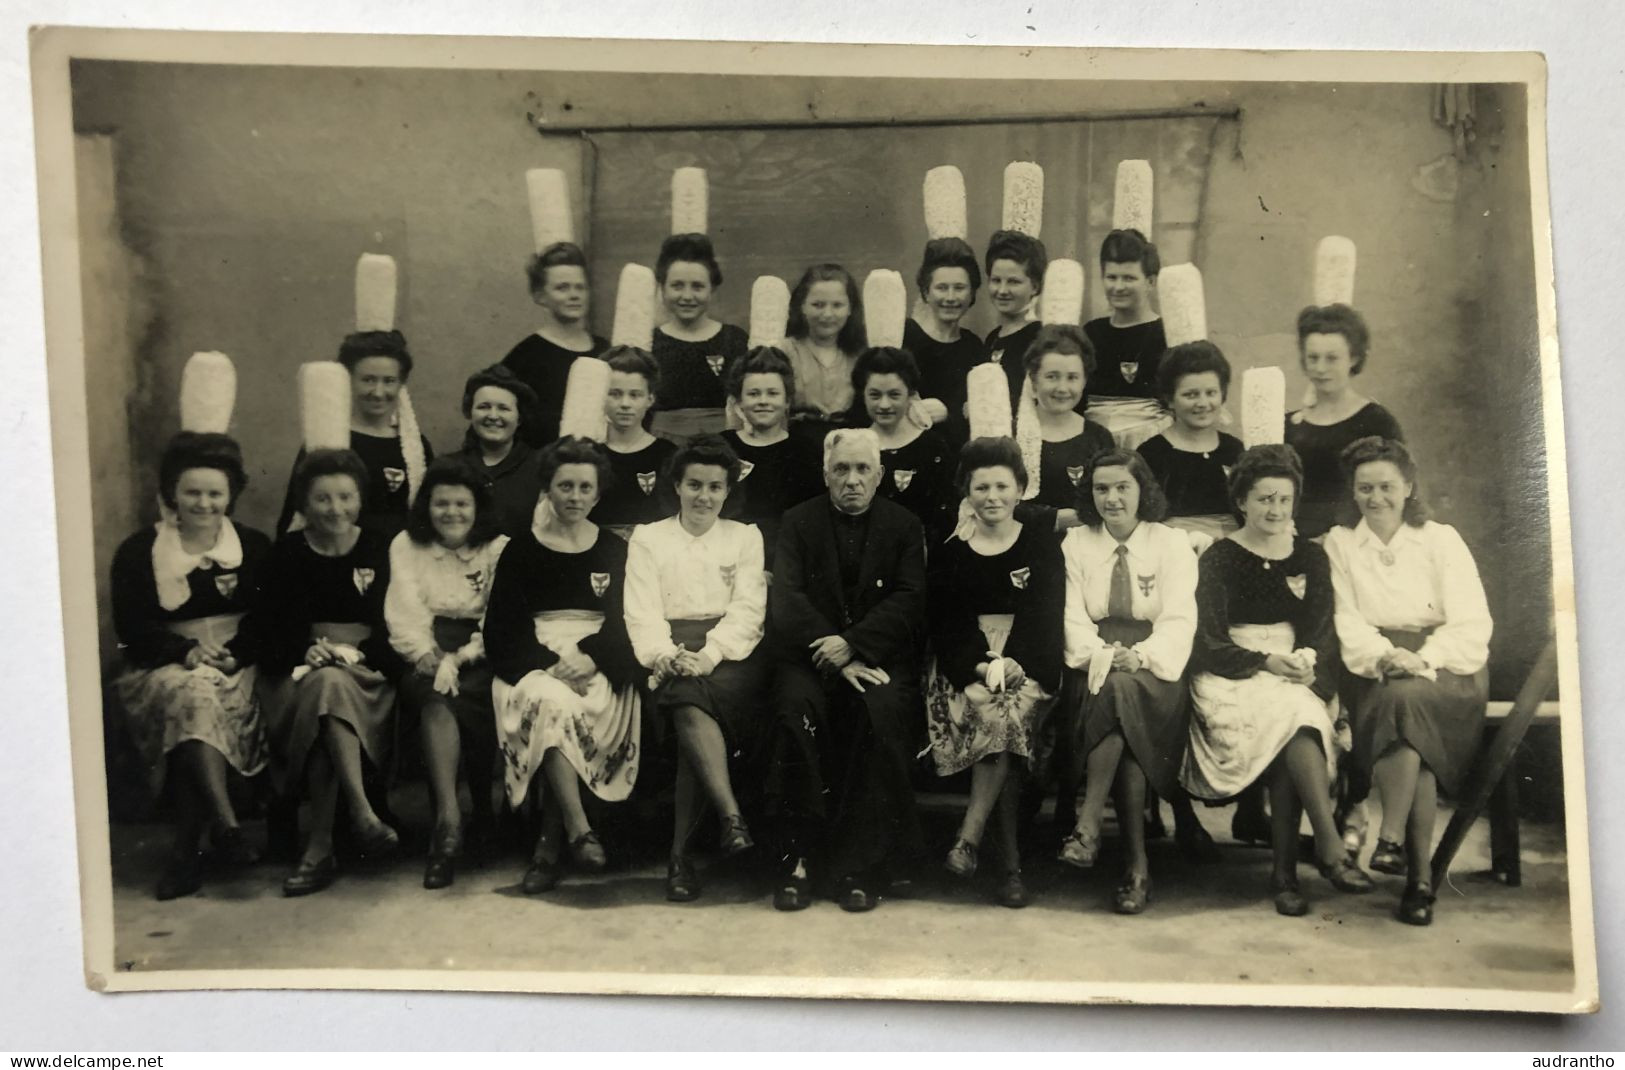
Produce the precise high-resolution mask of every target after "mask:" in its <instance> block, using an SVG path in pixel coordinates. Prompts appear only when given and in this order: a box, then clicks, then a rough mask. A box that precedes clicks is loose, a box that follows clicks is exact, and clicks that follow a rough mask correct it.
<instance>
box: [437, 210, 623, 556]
mask: <svg viewBox="0 0 1625 1070" xmlns="http://www.w3.org/2000/svg"><path fill="white" fill-rule="evenodd" d="M525 277H526V281H527V282H529V284H530V299H531V300H532V301H534V302H536V308H537V320H538V322H537V325H536V330H535V331H533V332H532V333H530V334H528V335H526V336H525V337H524V339H523V340H522V341H520V343H519V344H518V345H516V346H514V347H513V348H512V349H510V350H509V351H508V355H507V356H505V357H503V358H502V366H503V367H505V368H507V369H508V370H509V371H511V372H512V373H513V374H514V376H515V377H516V378H517V379H518V380H519V381H520V382H521V383H523V384H525V386H527V387H529V388H530V391H531V393H532V395H533V396H534V397H535V398H536V408H535V414H534V416H533V417H532V418H530V419H528V420H526V421H524V422H523V423H522V424H521V426H520V430H519V434H520V437H521V438H522V439H523V440H524V442H525V444H526V445H527V446H529V447H530V448H531V449H541V448H542V447H543V446H545V445H547V444H548V443H549V442H552V441H553V440H554V439H555V438H558V437H559V414H560V413H561V412H562V410H563V407H564V385H565V383H566V382H568V381H569V378H570V365H572V364H574V363H575V361H576V358H578V357H596V356H597V355H598V354H600V353H602V352H603V351H604V350H606V349H608V348H609V343H608V342H606V341H604V340H603V339H602V338H600V337H598V336H597V335H595V334H593V333H592V331H591V330H589V329H588V327H587V311H588V303H589V298H590V297H591V292H590V290H589V283H588V279H587V254H585V253H583V252H582V251H581V247H580V246H579V245H575V244H573V243H571V242H554V243H553V244H551V245H549V246H548V247H547V248H545V249H543V250H542V251H541V252H539V253H537V254H536V255H535V256H533V257H531V258H530V262H529V263H528V264H526V265H525ZM463 407H464V409H467V408H468V405H467V403H466V402H465V403H464V405H463ZM464 415H467V413H464ZM534 500H535V499H532V502H534ZM525 524H526V526H528V525H529V524H530V517H529V516H528V515H527V516H526V517H525ZM503 530H504V531H505V532H506V533H507V534H509V535H515V534H517V532H513V531H507V529H503ZM524 530H525V528H524V527H521V528H520V529H519V531H524Z"/></svg>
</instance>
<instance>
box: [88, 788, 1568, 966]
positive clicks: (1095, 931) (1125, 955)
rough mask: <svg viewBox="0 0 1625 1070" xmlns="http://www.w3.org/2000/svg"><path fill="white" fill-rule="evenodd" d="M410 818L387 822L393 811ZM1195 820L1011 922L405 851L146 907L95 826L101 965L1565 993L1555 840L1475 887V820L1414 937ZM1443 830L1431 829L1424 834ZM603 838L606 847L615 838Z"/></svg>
mask: <svg viewBox="0 0 1625 1070" xmlns="http://www.w3.org/2000/svg"><path fill="white" fill-rule="evenodd" d="M952 802H953V800H948V799H944V800H938V801H937V803H936V804H934V805H931V806H929V807H928V808H927V812H926V815H925V816H926V825H927V832H928V834H930V835H931V836H932V837H933V840H932V842H936V841H937V840H940V841H941V842H942V844H943V845H944V846H945V845H946V844H947V843H948V842H949V840H950V839H951V836H952V832H953V828H954V823H955V821H956V819H957V814H956V813H955V812H954V811H953V810H952V808H951V803H952ZM1373 805H1374V804H1373ZM413 809H414V808H413V807H410V806H407V807H402V808H401V812H402V814H403V816H405V817H407V818H410V817H411V816H412V810H413ZM1198 811H1199V812H1200V813H1201V814H1202V817H1203V820H1204V823H1205V824H1206V825H1207V827H1208V828H1209V830H1210V831H1211V832H1212V833H1213V835H1214V836H1215V838H1216V839H1217V840H1218V841H1219V843H1220V844H1221V847H1223V849H1224V854H1225V858H1224V861H1223V862H1221V863H1220V864H1218V865H1213V866H1197V865H1193V864H1190V863H1186V862H1184V861H1183V860H1182V859H1181V858H1180V857H1179V855H1178V853H1177V851H1176V849H1175V848H1174V846H1173V844H1172V843H1171V842H1170V841H1166V840H1164V841H1153V843H1152V845H1151V850H1152V859H1151V862H1152V872H1153V875H1154V877H1155V879H1156V885H1155V899H1154V900H1153V903H1152V906H1151V909H1150V910H1149V911H1148V912H1147V913H1146V914H1145V915H1143V916H1140V917H1137V918H1124V917H1118V916H1116V915H1114V914H1112V913H1111V912H1110V907H1109V898H1110V894H1111V890H1112V888H1113V886H1114V884H1115V877H1116V875H1117V863H1116V858H1115V856H1114V853H1113V846H1112V839H1111V838H1108V840H1107V845H1106V850H1105V851H1104V852H1103V855H1102V862H1101V865H1100V866H1099V867H1097V868H1096V869H1095V870H1093V871H1091V872H1089V873H1079V872H1077V871H1075V870H1070V869H1067V868H1066V867H1063V866H1061V865H1060V864H1059V863H1056V862H1053V861H1050V860H1049V858H1048V857H1036V851H1035V852H1033V855H1034V857H1029V858H1028V859H1027V862H1026V872H1027V877H1028V885H1029V890H1030V892H1031V894H1032V904H1031V905H1030V906H1029V907H1027V908H1026V909H1024V910H1006V909H1001V908H1000V907H998V906H996V905H993V904H992V903H991V902H990V901H989V899H988V898H987V897H988V896H989V895H990V893H991V889H992V885H991V878H989V879H988V880H986V881H984V880H983V879H982V878H980V877H979V878H978V879H977V880H976V881H975V882H974V883H973V884H971V885H964V884H960V883H957V882H955V881H954V880H953V878H951V877H949V876H947V875H946V874H941V875H937V874H931V875H929V876H928V877H927V878H926V880H925V881H924V886H923V887H922V888H921V889H920V894H919V895H918V896H917V897H916V898H913V899H910V900H887V901H885V902H883V903H882V905H881V906H880V908H879V909H878V910H876V911H874V912H873V913H870V914H862V915H849V914H846V913H843V912H842V911H841V910H839V909H838V908H837V907H836V906H835V905H834V904H833V903H830V902H825V901H820V902H818V903H816V904H814V906H813V907H812V908H811V909H809V910H807V911H804V912H802V913H799V914H789V915H786V914H780V913H777V912H775V911H774V910H772V909H771V907H770V905H769V901H768V892H769V888H770V885H768V884H766V883H765V878H764V877H763V876H762V875H761V874H758V873H752V872H750V871H748V869H747V868H745V867H740V866H731V865H728V864H724V863H716V864H713V865H711V866H710V867H709V868H708V869H702V875H703V876H704V877H705V882H706V883H705V892H704V895H703V896H702V898H700V899H699V900H698V901H696V902H694V903H690V904H681V905H679V904H669V903H666V902H665V901H664V899H663V898H662V893H663V878H664V866H663V863H662V862H661V861H660V858H659V852H658V848H657V846H651V847H649V848H647V849H645V850H643V851H642V855H643V857H642V858H641V859H638V860H633V861H630V862H623V863H622V864H621V865H619V866H615V865H613V863H612V869H611V870H610V872H608V873H606V874H603V875H600V876H596V877H590V878H587V877H578V876H571V877H567V878H566V881H565V883H563V884H561V885H560V886H559V888H558V889H557V890H555V891H554V892H552V893H550V894H548V895H546V896H541V897H535V898H529V897H525V896H523V895H521V894H520V893H519V891H518V887H517V885H518V879H519V876H520V874H521V872H522V871H523V868H524V860H523V857H522V855H521V854H520V853H517V852H514V853H511V854H510V855H509V856H508V857H504V858H501V859H500V860H498V861H496V862H493V863H491V864H489V865H487V866H485V867H482V868H471V867H465V868H464V869H463V870H462V871H461V872H460V873H459V877H458V880H457V883H456V885H455V886H454V887H452V888H450V889H446V890H443V891H438V892H426V891H424V890H423V889H422V888H421V887H420V886H419V883H418V882H419V880H420V878H421V874H422V868H421V867H422V862H421V859H419V858H402V859H400V860H398V861H396V862H394V863H391V864H389V865H388V866H386V867H385V868H383V869H373V870H355V871H351V872H346V873H345V874H344V875H343V876H342V877H341V878H340V880H339V882H338V883H337V884H336V885H335V886H334V887H333V888H331V889H329V890H328V891H326V892H324V893H322V894H320V895H316V896H312V897H309V898H303V899H284V898H283V897H282V896H281V894H280V889H279V885H280V881H281V878H282V877H283V876H284V875H285V873H286V872H287V867H286V866H283V865H275V864H269V863H267V864H262V865H260V866H257V867H255V868H254V869H252V870H249V871H247V872H244V873H240V874H237V875H234V876H232V877H229V878H226V879H220V878H215V879H211V880H210V881H209V883H207V884H206V885H205V888H204V891H203V892H202V894H200V895H197V896H193V897H189V898H186V899H181V900H175V901H172V902H168V903H160V902H157V901H155V900H154V899H153V898H152V895H151V888H152V884H153V881H154V879H155V878H156V875H157V872H158V867H159V865H160V864H161V860H162V857H163V854H164V849H165V845H166V840H167V832H166V830H165V829H164V828H162V827H161V826H157V825H139V826H115V827H114V829H113V854H114V859H113V873H114V884H115V889H114V912H115V927H116V934H117V935H116V947H117V960H118V962H119V963H120V966H121V968H123V969H127V970H132V971H143V972H146V971H163V970H182V969H284V968H322V967H338V968H356V967H360V968H401V969H435V970H441V969H444V970H540V971H559V972H577V971H603V972H612V973H628V974H645V975H647V974H659V973H677V974H686V975H690V976H693V975H702V976H704V975H708V976H715V975H735V976H743V977H804V978H817V977H823V978H835V979H840V978H847V977H857V978H874V977H886V978H895V979H899V980H900V981H903V982H905V984H906V983H907V982H911V981H929V980H931V979H940V980H946V981H950V982H952V981H1060V982H1125V983H1127V982H1164V983H1199V984H1211V983H1231V984H1233V983H1244V984H1245V983H1253V984H1293V985H1367V984H1387V985H1396V984H1398V985H1417V986H1424V987H1431V986H1446V987H1457V988H1495V989H1513V990H1541V991H1547V990H1549V991H1564V990H1567V989H1569V988H1570V987H1571V986H1572V983H1573V957H1572V951H1571V941H1570V933H1569V924H1568V889H1567V883H1566V868H1565V859H1564V855H1563V841H1562V834H1561V830H1560V829H1558V828H1555V827H1552V826H1540V825H1531V824H1526V825H1525V827H1524V849H1523V859H1524V865H1523V874H1524V883H1523V886H1522V887H1520V888H1507V887H1504V886H1502V885H1500V884H1498V883H1496V882H1494V881H1493V880H1491V879H1489V878H1487V877H1476V876H1474V875H1473V874H1475V873H1477V872H1480V871H1483V870H1485V869H1487V867H1488V845H1487V835H1488V829H1487V825H1486V824H1485V822H1483V821H1480V822H1479V825H1478V827H1477V828H1476V829H1475V830H1474V834H1473V836H1472V837H1471V839H1470V840H1469V841H1468V843H1467V845H1466V846H1465V847H1464V848H1463V850H1462V851H1461V853H1460V855H1458V857H1457V860H1456V864H1455V872H1456V876H1455V877H1454V878H1453V882H1452V883H1453V886H1447V887H1445V888H1443V889H1440V890H1439V904H1438V907H1437V916H1436V918H1435V921H1434V924H1433V926H1432V927H1431V928H1427V929H1417V928H1413V927H1410V926H1405V925H1401V924H1400V923H1398V922H1397V921H1395V920H1394V919H1393V916H1392V911H1393V908H1394V906H1395V904H1396V902H1397V898H1398V895H1399V892H1400V889H1401V886H1402V883H1403V882H1402V880H1401V878H1397V877H1384V876H1381V875H1378V878H1377V879H1378V881H1379V882H1380V884H1379V889H1378V891H1377V892H1375V893H1374V894H1371V895H1367V896H1350V895H1342V894H1340V893H1337V892H1335V891H1334V890H1332V889H1331V887H1330V886H1329V885H1327V884H1326V882H1325V881H1324V880H1322V879H1321V878H1320V877H1319V876H1318V875H1317V874H1314V873H1313V870H1312V869H1311V868H1310V867H1307V866H1305V867H1303V869H1302V871H1301V875H1302V883H1303V889H1304V891H1305V893H1306V894H1307V895H1308V896H1309V897H1310V901H1311V912H1310V914H1309V916H1307V917H1304V918H1283V917H1279V916H1278V915H1276V913H1275V912H1274V910H1273V908H1272V906H1271V903H1270V899H1269V893H1268V891H1267V888H1268V877H1269V852H1268V851H1267V850H1263V849H1259V848H1249V847H1242V846H1240V845H1236V844H1234V843H1233V842H1232V841H1230V840H1229V838H1228V829H1229V819H1230V814H1231V811H1230V810H1229V809H1220V810H1204V809H1203V808H1201V807H1198ZM1447 816H1448V815H1447V814H1441V816H1440V821H1439V827H1440V829H1441V830H1442V829H1443V827H1444V824H1445V820H1446V819H1447ZM1373 817H1374V818H1375V815H1373ZM250 831H251V833H254V834H257V833H258V829H257V828H253V827H251V829H250ZM1108 834H1110V830H1109V829H1108ZM606 838H608V839H609V846H610V849H611V853H612V855H613V854H614V853H615V852H616V849H617V843H616V842H615V840H614V839H613V838H609V837H606ZM622 846H623V850H624V845H622ZM1050 853H1051V852H1049V851H1046V852H1044V854H1045V856H1047V855H1049V854H1050ZM448 980H449V979H448ZM451 984H453V985H455V981H451ZM690 987H691V988H692V987H693V986H690ZM701 987H703V981H702V983H701ZM734 990H735V991H737V990H738V989H737V988H735V989H734ZM824 991H825V992H828V991H829V989H828V988H825V989H824ZM1261 998H1263V997H1261Z"/></svg>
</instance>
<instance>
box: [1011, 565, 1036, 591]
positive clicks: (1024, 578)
mask: <svg viewBox="0 0 1625 1070" xmlns="http://www.w3.org/2000/svg"><path fill="white" fill-rule="evenodd" d="M1032 578H1033V570H1032V569H1030V568H1025V567H1023V568H1017V569H1011V570H1010V586H1012V587H1014V588H1015V589H1016V590H1018V591H1025V590H1026V589H1027V584H1028V583H1029V582H1031V581H1032Z"/></svg>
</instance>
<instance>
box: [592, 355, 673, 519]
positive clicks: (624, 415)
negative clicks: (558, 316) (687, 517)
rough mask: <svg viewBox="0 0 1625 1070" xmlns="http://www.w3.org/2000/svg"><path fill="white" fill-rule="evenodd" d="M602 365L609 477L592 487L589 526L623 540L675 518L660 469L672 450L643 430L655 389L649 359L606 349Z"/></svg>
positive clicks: (657, 382)
mask: <svg viewBox="0 0 1625 1070" xmlns="http://www.w3.org/2000/svg"><path fill="white" fill-rule="evenodd" d="M604 361H605V363H607V364H608V365H609V393H608V395H607V396H606V397H605V399H604V415H605V416H606V417H608V420H609V431H608V433H607V435H606V437H605V439H604V446H605V449H606V451H607V454H608V457H609V474H608V476H607V477H606V479H605V480H604V482H602V483H600V484H599V486H598V504H597V505H595V506H593V510H592V522H593V523H594V524H596V525H598V526H600V527H603V528H607V529H608V530H610V531H611V532H614V533H615V534H616V535H619V536H620V537H621V538H623V539H628V538H631V536H632V528H633V527H634V526H635V525H638V524H652V523H654V522H655V521H656V520H664V519H665V518H666V517H668V516H672V515H673V514H675V513H676V512H677V499H676V497H675V496H674V495H673V494H672V492H671V483H670V481H669V480H668V479H667V478H666V466H667V464H668V463H669V462H670V461H671V458H672V454H674V453H676V452H677V447H676V446H675V445H673V444H672V443H671V442H670V441H669V440H668V439H664V438H660V437H658V436H655V435H652V434H650V433H649V430H648V428H646V427H645V426H644V422H645V417H647V416H648V414H649V409H650V407H651V406H653V405H654V403H655V398H656V396H657V394H658V392H659V388H660V373H659V372H658V371H657V370H656V368H655V362H654V358H653V357H651V356H649V354H648V353H646V352H644V351H643V350H641V349H637V348H635V347H633V346H612V347H611V348H610V349H608V350H607V351H606V352H605V353H604Z"/></svg>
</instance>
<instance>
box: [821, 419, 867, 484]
mask: <svg viewBox="0 0 1625 1070" xmlns="http://www.w3.org/2000/svg"><path fill="white" fill-rule="evenodd" d="M843 442H855V443H857V444H858V445H860V446H862V447H863V452H864V453H865V454H866V455H867V456H868V458H869V460H870V461H871V462H872V463H873V464H874V466H875V467H876V468H877V469H878V468H879V467H880V436H879V435H877V434H875V431H874V428H872V427H837V428H836V429H835V430H833V431H831V432H830V433H829V434H827V435H825V436H824V473H825V474H826V475H827V474H828V473H829V465H830V459H831V458H832V457H834V456H835V449H836V447H837V446H839V445H840V444H841V443H843Z"/></svg>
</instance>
